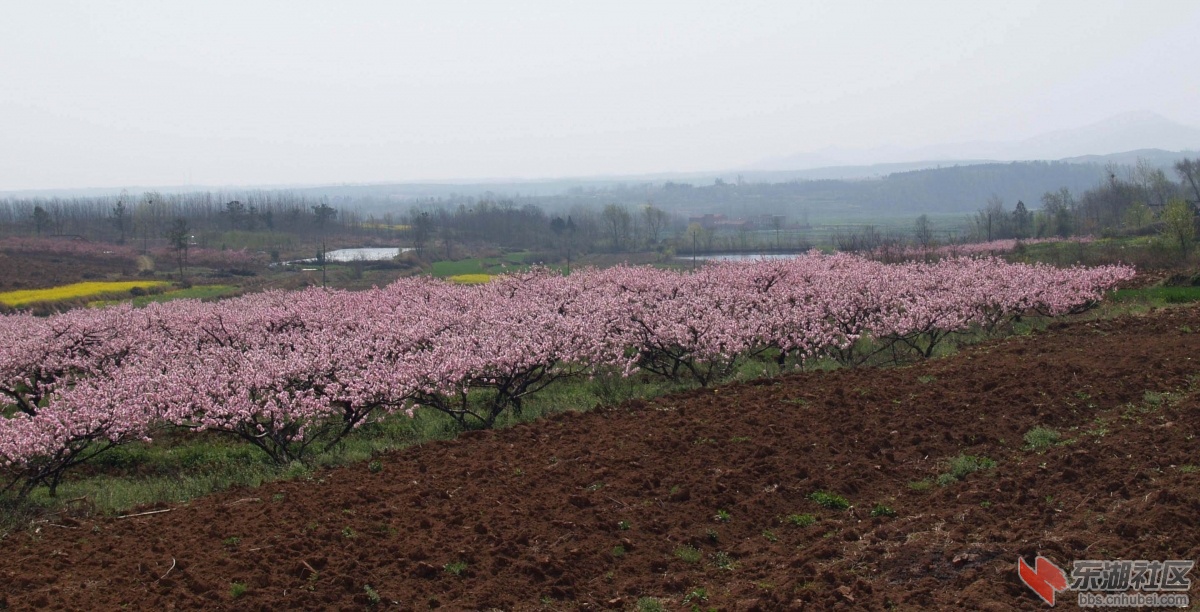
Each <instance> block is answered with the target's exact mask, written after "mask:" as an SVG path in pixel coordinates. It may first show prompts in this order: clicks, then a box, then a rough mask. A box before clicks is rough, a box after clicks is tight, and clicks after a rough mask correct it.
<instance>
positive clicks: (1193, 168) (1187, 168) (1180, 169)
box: [1175, 157, 1200, 205]
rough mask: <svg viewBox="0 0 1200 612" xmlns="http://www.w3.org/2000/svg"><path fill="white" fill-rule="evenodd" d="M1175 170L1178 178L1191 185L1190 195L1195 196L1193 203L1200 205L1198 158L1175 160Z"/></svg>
mask: <svg viewBox="0 0 1200 612" xmlns="http://www.w3.org/2000/svg"><path fill="white" fill-rule="evenodd" d="M1175 172H1176V173H1177V174H1178V175H1179V180H1181V181H1183V182H1185V183H1187V184H1188V185H1191V187H1192V195H1194V196H1196V199H1195V200H1192V202H1193V203H1195V204H1197V205H1200V159H1188V158H1186V157H1185V158H1183V159H1181V160H1179V161H1177V162H1175Z"/></svg>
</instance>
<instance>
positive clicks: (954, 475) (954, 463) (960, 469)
mask: <svg viewBox="0 0 1200 612" xmlns="http://www.w3.org/2000/svg"><path fill="white" fill-rule="evenodd" d="M948 466H949V471H948V472H946V473H944V474H942V475H940V476H938V479H937V482H938V484H940V485H942V486H946V485H950V484H954V483H955V482H958V481H960V480H962V479H964V478H966V477H967V476H969V475H971V474H974V473H975V472H979V471H982V470H990V469H992V468H994V467H996V462H995V460H993V459H989V458H987V457H976V456H974V455H959V456H957V457H954V458H953V459H951V460H950V461H949V463H948Z"/></svg>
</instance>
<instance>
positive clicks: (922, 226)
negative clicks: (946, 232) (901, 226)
mask: <svg viewBox="0 0 1200 612" xmlns="http://www.w3.org/2000/svg"><path fill="white" fill-rule="evenodd" d="M913 238H914V239H915V240H916V241H917V246H919V247H921V250H923V251H928V250H929V248H930V247H932V246H933V224H932V223H930V222H929V215H921V216H919V217H917V221H916V223H914V224H913Z"/></svg>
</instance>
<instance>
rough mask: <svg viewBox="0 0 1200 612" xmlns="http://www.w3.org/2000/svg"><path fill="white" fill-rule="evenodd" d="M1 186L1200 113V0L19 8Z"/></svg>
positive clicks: (579, 154) (526, 162)
mask: <svg viewBox="0 0 1200 612" xmlns="http://www.w3.org/2000/svg"><path fill="white" fill-rule="evenodd" d="M0 2H3V7H2V11H0V190H3V189H30V188H66V187H107V186H121V185H180V184H201V185H250V184H285V183H303V184H313V183H328V182H379V181H389V180H416V179H451V178H480V177H550V176H584V175H587V176H590V175H600V174H628V173H645V172H660V171H688V170H708V169H720V168H729V167H736V166H740V165H744V164H748V163H752V162H755V161H757V160H760V159H762V158H766V157H772V156H779V155H786V154H789V153H796V152H801V151H810V150H815V149H820V148H822V147H827V146H839V147H853V148H858V147H877V146H888V145H901V146H906V147H907V146H914V147H915V146H919V145H927V144H935V143H946V142H957V141H969V140H1015V139H1020V138H1024V137H1028V136H1032V135H1035V134H1038V133H1040V132H1045V131H1048V130H1053V129H1060V128H1066V127H1074V126H1079V125H1083V124H1086V123H1090V122H1093V121H1097V120H1100V119H1103V118H1105V117H1107V116H1110V115H1113V114H1116V113H1120V112H1125V111H1132V110H1150V111H1154V112H1158V113H1160V114H1162V115H1164V116H1166V117H1168V118H1170V119H1173V120H1175V121H1179V122H1181V123H1185V124H1189V125H1200V103H1198V102H1200V42H1197V41H1200V2H1196V1H1195V0H1179V1H1174V2H1170V1H1157V2H1156V1H1144V0H1143V1H1139V2H1105V1H1097V0H1086V1H1082V2H1069V1H1062V0H1057V1H1052V2H1020V1H1012V0H1004V1H1002V2H986V3H985V2H975V1H967V2H963V1H958V0H948V1H945V2H913V1H883V0H880V1H877V2H850V1H845V0H838V1H832V2H815V1H800V0H790V1H779V2H746V1H739V2H733V1H730V2H704V1H699V0H685V1H679V2H666V1H662V2H648V1H642V2H619V1H613V0H607V1H603V2H568V1H565V0H544V1H543V0H528V1H479V2H453V1H447V0H439V1H430V2H421V3H418V2H403V1H399V0H389V1H382V0H381V1H367V0H344V1H332V0H331V1H328V2H315V1H314V2H308V1H298V0H286V1H283V0H281V1H278V2H259V1H252V0H236V1H223V0H205V1H203V2H201V1H194V2H183V1H171V2H162V1H158V0H155V1H146V2H139V1H133V0H129V1H120V2H102V1H95V0H87V1H81V2H59V1H54V0H38V1H20V0H0Z"/></svg>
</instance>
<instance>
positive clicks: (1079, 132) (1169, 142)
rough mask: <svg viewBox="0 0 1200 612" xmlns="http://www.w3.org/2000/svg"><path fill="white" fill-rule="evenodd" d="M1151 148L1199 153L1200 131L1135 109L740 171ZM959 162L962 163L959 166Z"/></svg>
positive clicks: (795, 158)
mask: <svg viewBox="0 0 1200 612" xmlns="http://www.w3.org/2000/svg"><path fill="white" fill-rule="evenodd" d="M1152 149H1157V150H1163V151H1196V150H1200V128H1196V127H1193V126H1188V125H1183V124H1181V123H1176V122H1174V121H1171V120H1170V119H1167V118H1166V117H1163V116H1162V115H1158V114H1156V113H1151V112H1146V111H1137V112H1130V113H1123V114H1120V115H1115V116H1113V117H1109V118H1108V119H1105V120H1103V121H1098V122H1096V123H1092V124H1089V125H1085V126H1082V127H1078V128H1072V129H1066V130H1056V131H1053V132H1047V133H1045V134H1040V135H1038V136H1034V137H1032V138H1027V139H1024V140H1019V141H1012V142H967V143H950V144H940V145H932V146H926V147H918V148H913V149H905V148H900V147H895V146H893V147H883V148H876V149H839V148H826V149H821V150H819V151H812V152H806V153H797V154H795V155H789V156H785V157H779V158H773V159H767V160H763V161H761V162H758V163H756V164H753V165H751V166H747V167H746V168H744V171H786V170H793V171H796V170H811V169H815V168H821V167H832V166H870V165H872V164H881V163H917V164H924V167H925V168H930V167H933V166H931V165H930V164H932V163H941V164H943V165H944V164H946V163H947V162H946V161H945V160H950V163H955V162H954V160H992V161H1019V160H1064V161H1073V160H1074V159H1075V158H1079V157H1082V156H1107V155H1110V154H1116V153H1120V152H1124V151H1129V152H1137V151H1139V150H1152ZM1068 158H1070V159H1068ZM923 160H942V161H941V162H929V161H923ZM958 163H960V165H961V162H958ZM1121 163H1125V162H1121Z"/></svg>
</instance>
